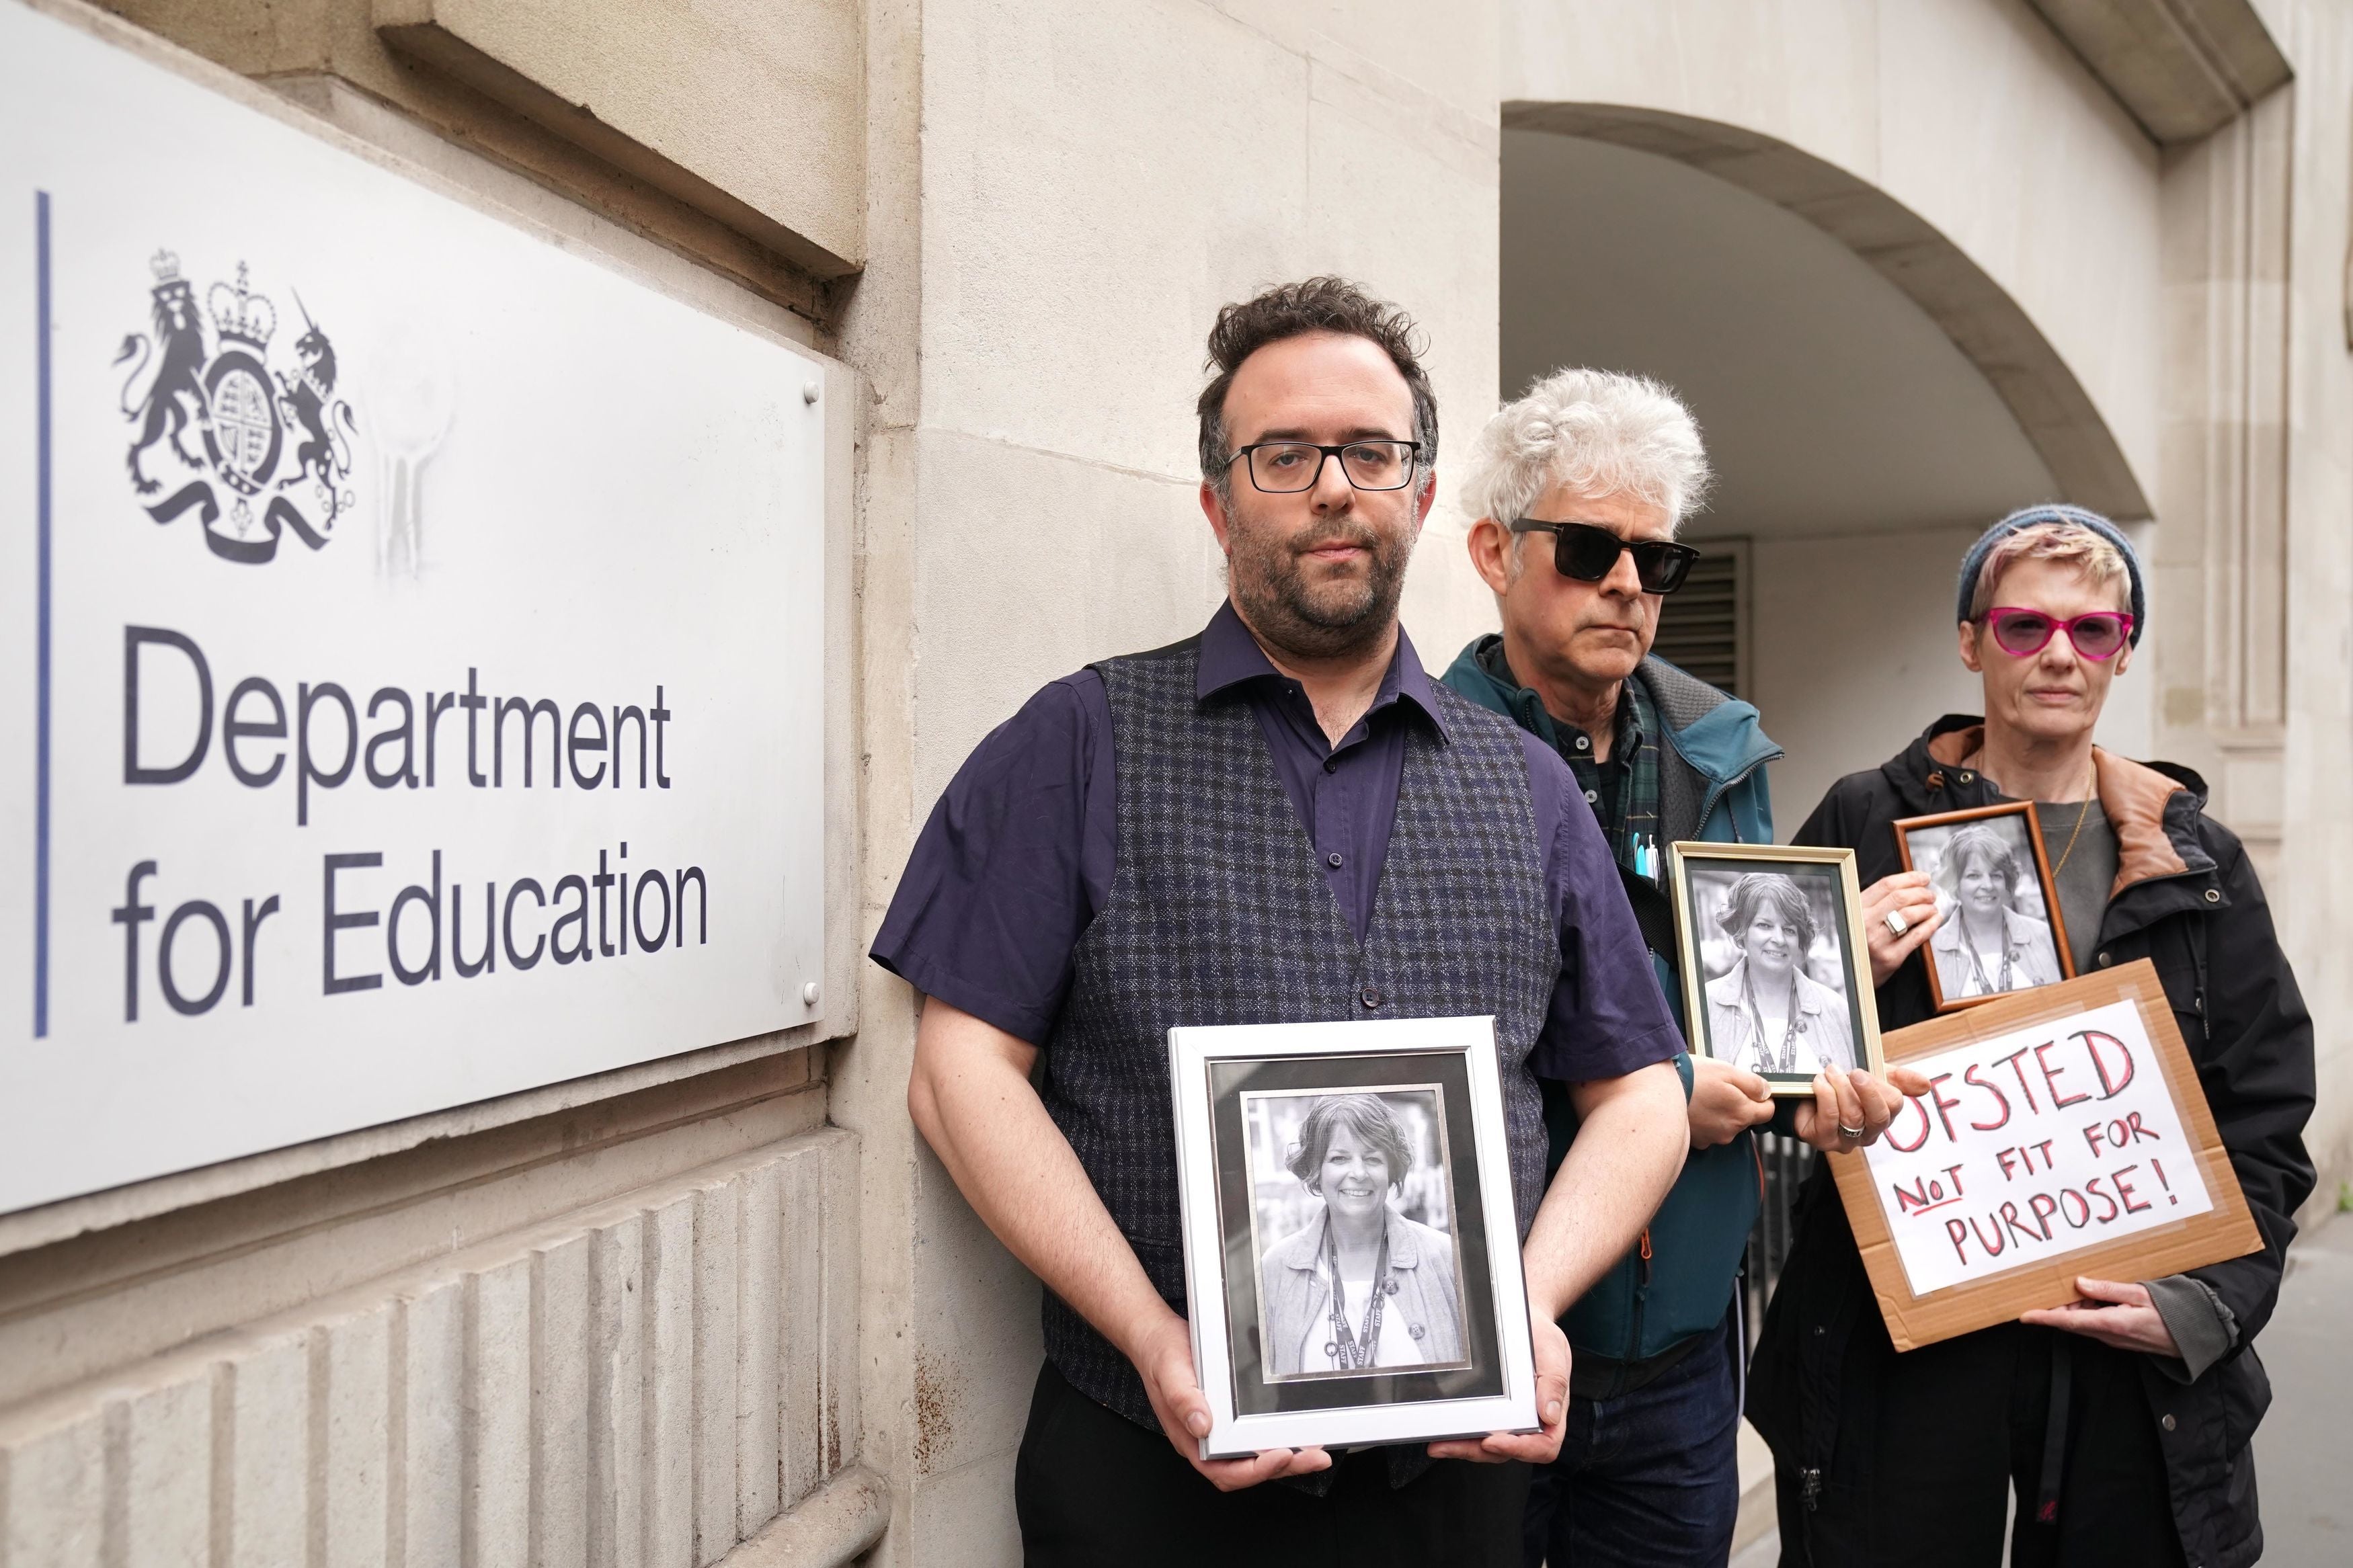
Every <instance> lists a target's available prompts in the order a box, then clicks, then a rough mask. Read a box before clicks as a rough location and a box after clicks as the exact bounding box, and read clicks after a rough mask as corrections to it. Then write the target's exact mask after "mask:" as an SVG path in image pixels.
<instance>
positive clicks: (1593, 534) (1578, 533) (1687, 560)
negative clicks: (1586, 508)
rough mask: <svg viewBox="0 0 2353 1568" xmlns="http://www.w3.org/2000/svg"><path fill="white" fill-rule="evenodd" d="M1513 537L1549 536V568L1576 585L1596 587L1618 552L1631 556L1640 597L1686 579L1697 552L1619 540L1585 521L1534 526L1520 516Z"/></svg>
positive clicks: (1654, 541)
mask: <svg viewBox="0 0 2353 1568" xmlns="http://www.w3.org/2000/svg"><path fill="white" fill-rule="evenodd" d="M1512 531H1513V532H1514V533H1549V534H1551V535H1552V564H1553V569H1554V570H1555V571H1556V572H1558V573H1559V574H1561V575H1562V576H1564V577H1574V578H1576V579H1577V581H1578V582H1580V583H1599V582H1600V581H1601V579H1603V578H1604V577H1607V576H1609V574H1610V572H1611V570H1612V569H1613V568H1615V567H1616V566H1617V564H1618V552H1620V551H1621V550H1624V551H1629V552H1632V554H1633V557H1634V575H1635V576H1636V577H1637V578H1638V579H1640V580H1641V584H1642V592H1644V593H1645V594H1672V593H1673V592H1674V591H1675V590H1676V589H1678V588H1680V587H1682V586H1683V579H1684V578H1685V577H1688V576H1690V575H1691V569H1692V563H1694V562H1695V561H1697V560H1698V559H1699V552H1698V551H1696V550H1694V549H1693V548H1692V547H1691V546H1690V545H1688V544H1677V543H1674V542H1672V541H1671V540H1665V539H1620V538H1619V537H1618V536H1617V535H1616V534H1614V533H1612V532H1610V531H1609V530H1608V529H1606V528H1597V527H1595V526H1594V525H1593V524H1592V523H1589V522H1539V521H1536V520H1535V518H1532V517H1524V518H1521V519H1520V520H1519V521H1516V522H1514V523H1513V524H1512Z"/></svg>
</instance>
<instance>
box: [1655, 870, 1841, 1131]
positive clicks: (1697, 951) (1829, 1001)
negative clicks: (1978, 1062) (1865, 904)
mask: <svg viewBox="0 0 2353 1568" xmlns="http://www.w3.org/2000/svg"><path fill="white" fill-rule="evenodd" d="M1670 848H1671V851H1672V855H1671V858H1670V861H1669V868H1668V881H1669V882H1670V884H1671V885H1672V889H1673V895H1674V905H1675V941H1676V945H1677V947H1678V949H1679V950H1680V951H1679V954H1678V956H1679V959H1680V967H1681V969H1682V972H1683V1017H1684V1021H1685V1031H1684V1032H1685V1033H1686V1034H1687V1035H1688V1036H1689V1037H1690V1039H1691V1043H1692V1049H1693V1051H1694V1053H1695V1054H1697V1055H1700V1056H1704V1057H1709V1058H1714V1059H1715V1060H1717V1061H1727V1062H1731V1063H1732V1064H1733V1065H1735V1066H1737V1067H1742V1068H1746V1069H1748V1070H1750V1071H1753V1072H1756V1073H1757V1074H1758V1075H1759V1076H1761V1077H1762V1078H1763V1079H1765V1081H1766V1083H1767V1086H1769V1087H1770V1088H1771V1089H1772V1091H1773V1093H1774V1094H1776V1095H1780V1096H1787V1097H1793V1098H1794V1097H1800V1096H1806V1097H1810V1096H1811V1095H1812V1093H1813V1092H1814V1089H1813V1084H1814V1078H1815V1075H1816V1074H1817V1073H1818V1072H1819V1071H1820V1068H1822V1066H1824V1065H1826V1064H1828V1063H1830V1062H1836V1063H1838V1064H1839V1065H1840V1066H1841V1067H1845V1068H1863V1069H1865V1070H1867V1071H1869V1072H1872V1073H1873V1074H1878V1073H1880V1072H1881V1071H1882V1070H1883V1058H1882V1057H1881V1055H1880V1045H1879V1005H1878V1000H1877V998H1876V997H1875V996H1874V995H1873V991H1872V985H1871V947H1870V944H1869V942H1867V940H1866V939H1865V937H1864V935H1863V927H1862V888H1861V886H1860V885H1859V884H1858V883H1857V882H1856V880H1855V873H1854V851H1853V850H1852V849H1818V848H1812V847H1800V846H1796V845H1785V844H1710V843H1703V842H1696V841H1685V842H1683V843H1678V844H1674V845H1672V846H1670ZM1760 876H1762V877H1774V878H1778V879H1779V882H1778V885H1776V884H1772V883H1759V882H1757V881H1755V880H1754V879H1756V878H1757V877H1760ZM1731 900H1738V902H1733V901H1731ZM1743 904H1745V905H1746V907H1748V909H1749V910H1750V913H1751V917H1752V918H1751V919H1750V921H1748V922H1746V926H1745V927H1744V930H1743V931H1738V932H1736V931H1734V930H1733V929H1732V928H1731V927H1730V926H1728V925H1726V924H1725V921H1726V919H1727V918H1729V917H1730V916H1731V915H1732V914H1733V912H1734V911H1735V910H1737V909H1738V908H1740V907H1742V905H1743ZM1767 906H1769V907H1770V917H1769V920H1768V921H1767V923H1768V924H1771V925H1774V926H1776V927H1778V930H1779V931H1780V936H1779V938H1778V944H1777V942H1776V939H1775V938H1774V937H1773V936H1772V935H1771V934H1769V933H1767V932H1764V931H1762V929H1761V928H1760V927H1759V926H1758V925H1757V916H1758V912H1759V911H1760V910H1765V909H1766V908H1767ZM1825 928H1826V929H1825ZM1748 931H1758V933H1759V934H1757V935H1756V936H1755V937H1753V938H1751V937H1750V936H1749V935H1747V934H1746V933H1747V932H1748ZM1793 935H1803V936H1804V937H1805V939H1806V940H1805V941H1804V942H1803V944H1802V949H1803V950H1802V951H1799V952H1794V953H1789V952H1787V949H1788V942H1789V939H1790V937H1791V936H1793ZM1825 940H1827V942H1828V944H1829V950H1831V951H1834V952H1835V960H1836V962H1835V964H1834V965H1832V964H1831V963H1830V962H1829V960H1830V958H1831V951H1826V950H1825V947H1824V943H1825ZM1752 942H1753V943H1754V946H1753V952H1754V956H1755V958H1756V959H1757V963H1758V964H1759V967H1760V969H1761V968H1762V967H1763V966H1764V965H1765V964H1766V963H1767V961H1770V960H1775V959H1778V958H1782V957H1783V955H1784V954H1786V960H1785V961H1784V962H1783V963H1782V964H1781V967H1780V969H1779V971H1778V973H1774V972H1767V980H1766V981H1765V983H1764V984H1763V986H1762V987H1761V988H1760V986H1759V984H1758V983H1757V978H1756V973H1755V972H1752V970H1751V969H1750V966H1749V965H1750V958H1751V953H1752V945H1751V943H1752ZM1832 967H1834V968H1835V970H1836V974H1835V976H1834V977H1833V978H1835V980H1836V982H1837V984H1831V979H1828V978H1825V976H1824V974H1823V973H1818V971H1824V970H1827V969H1830V968H1832ZM1784 974H1786V975H1787V977H1788V978H1787V981H1786V984H1787V986H1788V990H1787V1000H1786V1001H1784V1002H1783V1004H1782V1005H1781V1006H1780V1007H1779V1008H1778V1010H1777V1009H1776V1008H1775V1007H1774V1005H1773V1001H1774V997H1773V995H1772V993H1773V991H1774V990H1776V989H1778V987H1779V986H1780V985H1781V984H1783V981H1782V976H1783V975H1784ZM1776 1026H1778V1040H1776V1039H1774V1038H1773V1037H1772V1036H1773V1034H1774V1032H1775V1028H1776Z"/></svg>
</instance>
